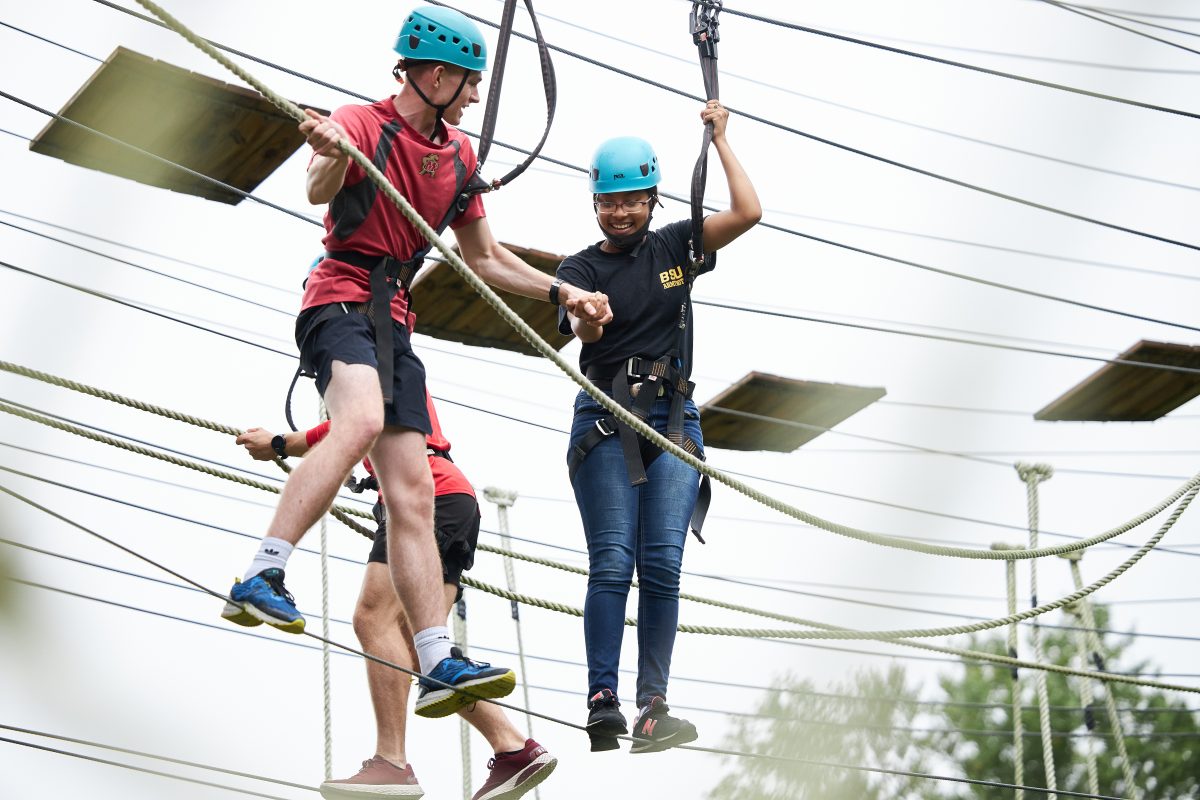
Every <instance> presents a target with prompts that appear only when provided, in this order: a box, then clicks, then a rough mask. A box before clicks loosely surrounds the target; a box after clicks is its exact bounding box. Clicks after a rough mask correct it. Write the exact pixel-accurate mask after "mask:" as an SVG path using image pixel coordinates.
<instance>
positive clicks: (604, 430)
mask: <svg viewBox="0 0 1200 800" xmlns="http://www.w3.org/2000/svg"><path fill="white" fill-rule="evenodd" d="M596 430H598V431H600V435H601V436H605V437H607V436H612V435H613V434H614V433H616V431H610V430H609V429H608V426H607V425H605V424H604V419H603V418H600V419H598V420H596Z"/></svg>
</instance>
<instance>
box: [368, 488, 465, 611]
mask: <svg viewBox="0 0 1200 800" xmlns="http://www.w3.org/2000/svg"><path fill="white" fill-rule="evenodd" d="M371 511H372V513H374V515H375V521H376V522H377V523H378V524H379V527H378V528H376V530H375V543H374V544H373V545H371V555H370V556H368V557H367V561H369V562H373V563H375V564H386V563H387V512H386V511H385V510H384V507H383V503H376V504H375V507H374V508H373V509H371ZM433 529H434V532H435V534H436V536H437V545H438V554H439V555H440V556H441V557H442V582H443V583H447V584H450V585H452V586H457V587H458V596H457V597H456V598H455V599H456V600H457V599H461V598H462V593H463V590H462V574H463V570H468V569H470V568H471V567H472V566H474V565H475V546H476V545H477V544H478V543H479V503H478V502H477V501H476V500H475V498H474V497H472V496H471V495H469V494H443V495H438V496H437V497H434V498H433Z"/></svg>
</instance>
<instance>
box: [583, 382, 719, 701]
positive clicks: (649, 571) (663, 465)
mask: <svg viewBox="0 0 1200 800" xmlns="http://www.w3.org/2000/svg"><path fill="white" fill-rule="evenodd" d="M669 408H670V398H669V397H664V398H659V399H658V400H657V401H655V404H654V409H653V411H652V413H651V416H650V420H649V423H650V425H651V426H652V427H653V428H654V429H655V430H657V431H659V432H660V433H665V432H666V429H667V412H668V410H669ZM607 413H608V412H607V411H605V410H604V409H603V408H602V407H601V406H600V405H599V404H598V403H597V402H596V401H595V400H593V399H592V398H591V397H589V396H588V395H587V394H586V393H585V392H580V393H579V396H578V397H577V398H576V399H575V419H574V422H573V424H572V425H571V445H572V446H573V445H574V444H575V443H576V442H577V441H579V439H580V438H582V437H583V436H584V435H585V434H587V432H588V431H589V430H590V429H591V428H593V427H594V426H595V424H596V420H597V419H600V418H601V417H603V416H605V415H606V414H607ZM684 432H685V433H686V434H687V435H688V436H690V437H691V438H692V439H693V440H694V441H695V442H696V444H698V445H701V446H702V445H703V434H702V433H701V431H700V413H699V412H698V411H697V410H696V406H695V404H694V403H692V401H691V400H688V401H687V404H686V407H685V418H684ZM646 478H647V482H646V483H644V484H642V485H640V486H630V485H629V475H628V473H627V471H626V469H625V458H624V456H623V455H622V452H621V441H620V437H619V436H616V435H613V436H609V437H607V438H605V439H604V440H603V441H601V442H600V443H599V444H598V445H596V447H594V448H593V449H592V451H591V452H590V453H589V454H588V456H587V458H586V459H584V461H583V463H582V464H581V465H580V467H579V470H578V471H577V472H576V473H575V479H574V481H573V482H572V484H573V488H574V489H575V501H576V502H577V503H578V505H579V515H580V516H581V517H582V518H583V532H584V536H586V537H587V547H588V561H589V566H590V569H591V575H590V576H589V577H588V587H587V599H586V601H585V602H584V605H583V637H584V643H585V646H586V649H587V660H588V696H589V697H591V696H593V695H594V694H595V693H596V692H598V691H600V690H601V689H610V690H612V691H613V693H614V694H615V693H616V692H617V669H618V666H619V664H620V658H621V639H622V637H623V635H624V633H625V601H626V598H627V597H628V595H629V587H630V581H631V580H632V578H633V571H634V568H635V567H636V568H637V575H638V582H639V590H638V626H637V636H638V679H637V696H636V699H637V702H638V705H639V706H641V705H644V704H645V703H647V702H649V700H650V698H651V697H654V696H655V695H657V696H659V697H663V698H665V697H666V696H667V679H668V677H669V675H670V672H671V652H672V651H673V650H674V648H675V628H676V625H677V624H678V622H679V570H680V565H681V564H682V562H683V545H684V543H685V542H686V541H687V535H688V522H689V521H690V519H691V516H692V509H693V507H694V506H695V505H696V495H697V493H698V491H699V480H700V476H699V473H697V472H696V470H694V469H692V468H691V467H690V466H688V465H687V464H685V463H683V462H682V461H680V460H679V459H678V458H676V457H675V456H672V455H669V454H667V453H662V454H660V455H659V456H658V457H657V458H655V459H654V462H653V463H652V464H650V466H649V467H647V469H646Z"/></svg>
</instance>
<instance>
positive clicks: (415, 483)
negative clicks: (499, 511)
mask: <svg viewBox="0 0 1200 800" xmlns="http://www.w3.org/2000/svg"><path fill="white" fill-rule="evenodd" d="M323 446H324V444H322V447H323ZM371 464H372V465H374V467H375V476H376V478H377V479H378V480H379V487H380V489H381V491H382V493H383V497H384V502H385V504H386V505H387V516H388V535H387V555H388V567H389V568H390V570H391V575H392V584H393V585H394V586H395V587H396V594H397V595H398V596H399V598H400V602H401V604H402V605H403V606H404V610H405V611H406V612H407V613H408V619H409V622H411V623H412V627H413V630H414V631H417V632H420V631H423V630H426V629H428V628H433V627H438V626H444V625H445V624H446V613H445V609H444V607H443V602H442V565H441V560H440V559H439V558H438V552H437V540H436V539H435V538H434V534H433V476H432V475H431V474H430V472H429V460H428V458H427V456H426V453H425V434H423V433H421V432H419V431H414V430H410V429H406V428H387V429H385V430H384V431H383V433H381V434H380V435H379V438H378V439H376V440H375V446H374V447H373V448H372V449H371ZM423 671H424V670H423Z"/></svg>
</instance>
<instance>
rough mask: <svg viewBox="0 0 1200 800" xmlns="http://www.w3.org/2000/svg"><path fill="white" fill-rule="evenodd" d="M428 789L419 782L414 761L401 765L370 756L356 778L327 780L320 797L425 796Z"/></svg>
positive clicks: (354, 799) (356, 799)
mask: <svg viewBox="0 0 1200 800" xmlns="http://www.w3.org/2000/svg"><path fill="white" fill-rule="evenodd" d="M424 795H425V790H424V789H422V788H421V784H419V783H417V776H416V775H414V774H413V768H412V764H408V765H406V766H405V767H404V769H400V767H397V766H396V765H395V764H393V763H392V762H390V761H388V760H387V759H386V758H383V757H382V756H371V758H370V759H369V760H367V761H364V762H363V765H362V769H360V770H359V771H358V774H357V775H355V776H354V777H353V778H346V780H344V781H325V782H324V783H322V784H321V797H324V798H325V800H362V798H374V797H423V796H424Z"/></svg>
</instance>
